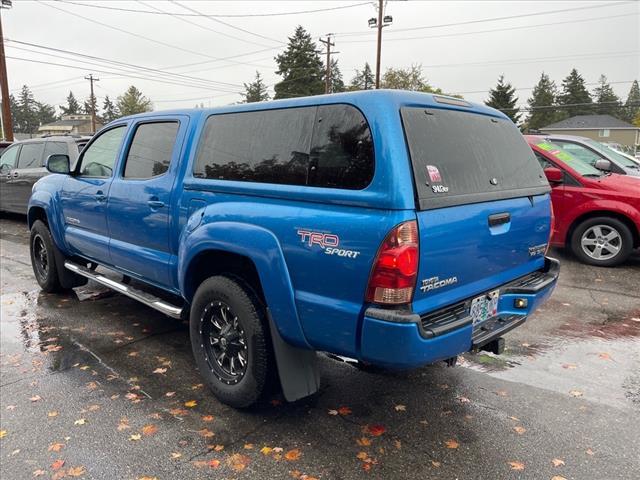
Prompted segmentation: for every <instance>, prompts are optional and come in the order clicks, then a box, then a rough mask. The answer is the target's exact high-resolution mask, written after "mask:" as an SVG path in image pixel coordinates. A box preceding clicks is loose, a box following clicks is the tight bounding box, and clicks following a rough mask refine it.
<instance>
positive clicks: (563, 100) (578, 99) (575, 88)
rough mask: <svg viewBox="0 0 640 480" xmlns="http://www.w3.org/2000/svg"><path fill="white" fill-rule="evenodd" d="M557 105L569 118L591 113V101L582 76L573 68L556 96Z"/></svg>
mask: <svg viewBox="0 0 640 480" xmlns="http://www.w3.org/2000/svg"><path fill="white" fill-rule="evenodd" d="M558 105H560V106H562V107H564V108H563V110H564V111H565V112H566V114H567V115H568V116H569V117H574V116H576V115H588V114H589V113H592V112H593V107H592V100H591V95H590V94H589V91H588V90H587V87H586V85H585V82H584V78H582V75H580V74H579V73H578V71H577V70H576V69H575V68H574V69H573V70H571V73H569V75H568V76H567V77H566V78H565V79H564V80H563V81H562V93H561V94H560V95H558Z"/></svg>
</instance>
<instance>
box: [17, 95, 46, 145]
mask: <svg viewBox="0 0 640 480" xmlns="http://www.w3.org/2000/svg"><path fill="white" fill-rule="evenodd" d="M18 116H19V120H18V121H19V125H20V127H19V128H20V130H19V131H20V132H22V133H36V132H37V130H38V127H39V126H40V122H39V121H38V106H37V104H36V101H35V99H34V98H33V93H31V90H29V87H27V86H26V85H23V86H22V90H21V91H20V95H19V97H18ZM16 131H18V130H16Z"/></svg>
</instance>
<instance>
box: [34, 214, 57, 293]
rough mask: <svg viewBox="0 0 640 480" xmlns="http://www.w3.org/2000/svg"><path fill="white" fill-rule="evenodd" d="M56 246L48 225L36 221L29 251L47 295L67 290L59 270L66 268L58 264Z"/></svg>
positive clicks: (42, 287) (36, 273)
mask: <svg viewBox="0 0 640 480" xmlns="http://www.w3.org/2000/svg"><path fill="white" fill-rule="evenodd" d="M55 248H56V246H55V244H54V243H53V238H52V237H51V232H49V228H48V227H47V225H46V224H45V223H44V222H42V221H41V220H36V221H35V222H34V223H33V226H32V227H31V238H30V241H29V250H30V253H31V266H32V267H33V273H34V275H35V277H36V280H37V282H38V285H40V288H41V289H42V290H43V291H45V292H47V293H56V292H62V291H64V290H65V289H64V288H63V287H62V284H61V283H60V277H59V275H58V268H64V266H59V265H57V263H56V255H55Z"/></svg>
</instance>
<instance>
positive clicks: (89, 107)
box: [82, 95, 100, 116]
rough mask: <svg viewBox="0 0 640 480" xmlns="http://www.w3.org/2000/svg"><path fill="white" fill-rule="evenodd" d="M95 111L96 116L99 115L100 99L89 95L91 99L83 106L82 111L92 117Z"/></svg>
mask: <svg viewBox="0 0 640 480" xmlns="http://www.w3.org/2000/svg"><path fill="white" fill-rule="evenodd" d="M94 109H95V112H96V116H97V115H99V110H100V109H99V107H98V99H97V98H96V96H95V95H89V98H87V99H86V100H85V101H84V104H83V105H82V110H83V112H84V113H85V114H87V115H91V113H92V112H93V111H94Z"/></svg>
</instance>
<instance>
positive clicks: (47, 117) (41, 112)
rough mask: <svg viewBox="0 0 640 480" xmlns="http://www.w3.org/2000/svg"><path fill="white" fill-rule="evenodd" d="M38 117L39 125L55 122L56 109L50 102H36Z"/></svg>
mask: <svg viewBox="0 0 640 480" xmlns="http://www.w3.org/2000/svg"><path fill="white" fill-rule="evenodd" d="M36 117H37V118H38V125H44V124H45V123H51V122H55V121H56V109H55V107H54V106H53V105H49V104H48V103H40V102H36Z"/></svg>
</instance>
